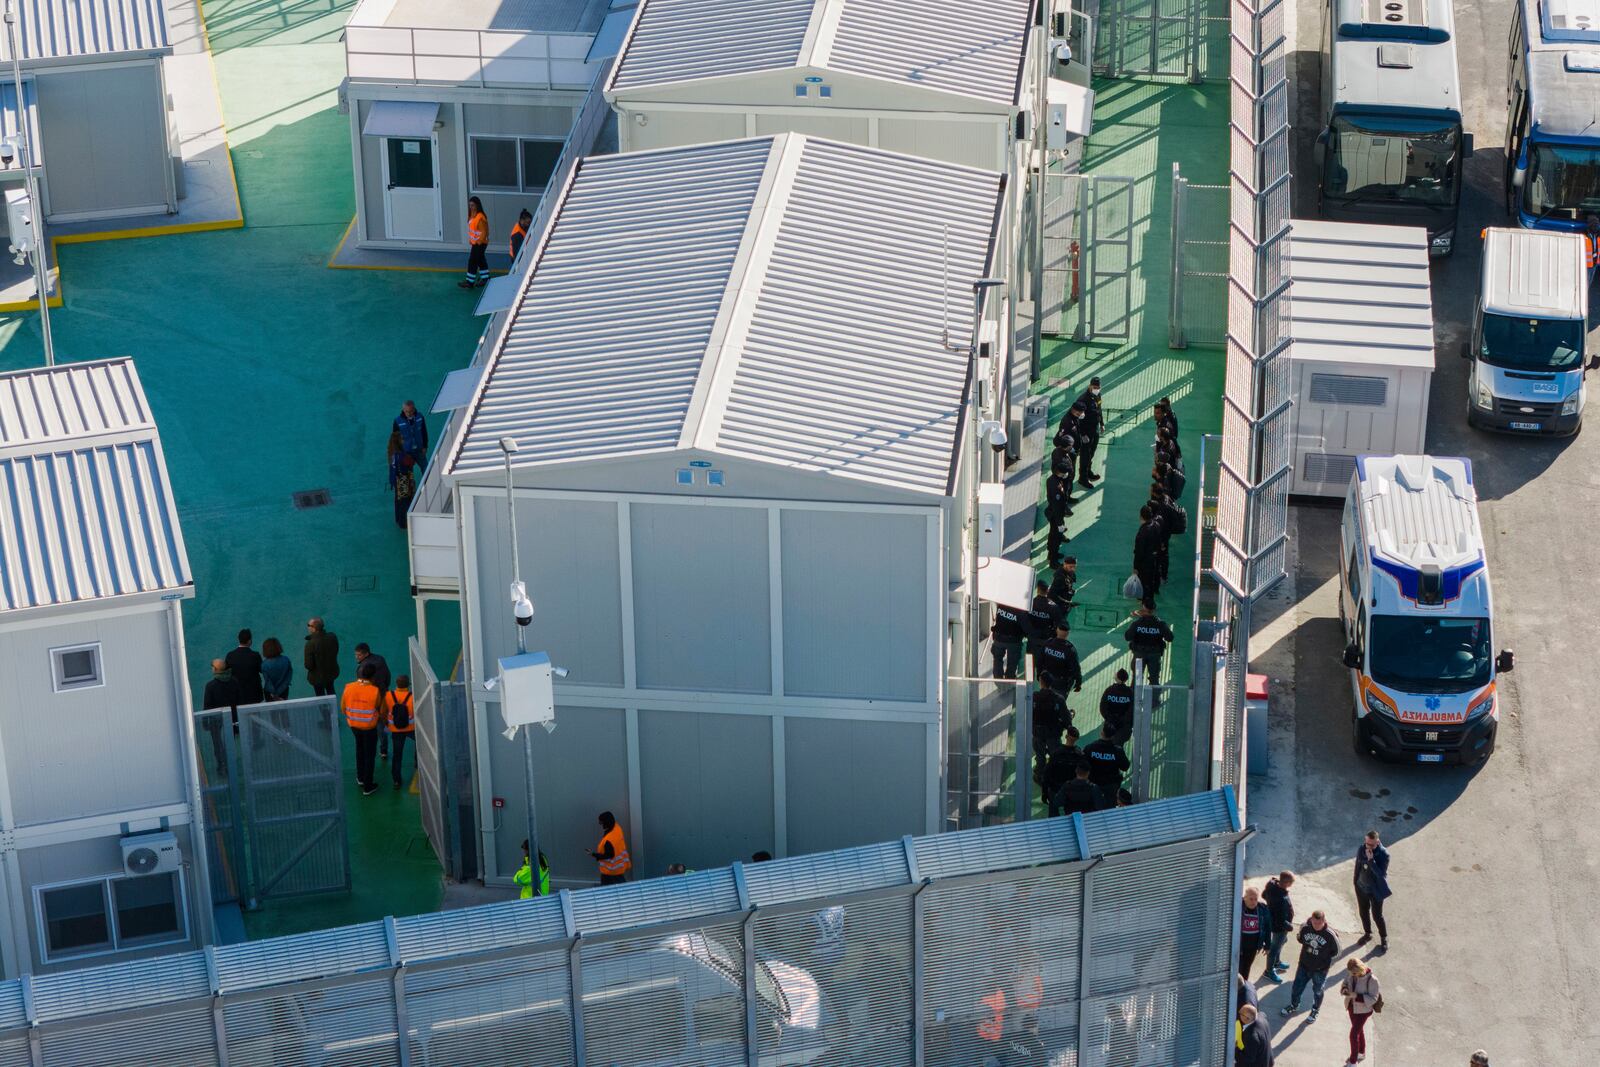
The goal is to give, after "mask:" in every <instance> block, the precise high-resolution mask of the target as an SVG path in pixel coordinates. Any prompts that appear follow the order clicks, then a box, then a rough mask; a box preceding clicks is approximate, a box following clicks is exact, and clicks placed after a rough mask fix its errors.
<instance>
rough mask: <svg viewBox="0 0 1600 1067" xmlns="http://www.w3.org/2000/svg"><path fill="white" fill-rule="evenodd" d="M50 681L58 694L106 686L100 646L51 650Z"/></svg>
mask: <svg viewBox="0 0 1600 1067" xmlns="http://www.w3.org/2000/svg"><path fill="white" fill-rule="evenodd" d="M50 680H51V682H52V683H53V684H54V686H55V690H56V692H58V693H64V692H66V691H68V690H71V689H92V688H94V687H95V686H98V685H104V684H105V677H104V675H103V674H102V672H101V669H100V644H99V642H94V643H91V644H86V645H65V646H63V647H61V648H52V649H51V650H50Z"/></svg>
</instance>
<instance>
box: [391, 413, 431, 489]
mask: <svg viewBox="0 0 1600 1067" xmlns="http://www.w3.org/2000/svg"><path fill="white" fill-rule="evenodd" d="M393 429H394V431H395V432H396V433H398V434H399V435H400V451H402V452H404V453H405V454H406V455H408V456H410V457H411V461H412V462H413V463H415V464H416V465H417V470H419V471H420V470H422V468H423V467H424V466H425V465H426V460H427V458H428V420H427V419H425V418H423V417H422V412H420V411H418V410H417V405H416V404H413V403H412V402H411V401H409V400H407V401H406V402H405V403H404V404H401V405H400V414H398V415H396V416H395V417H394V426H393Z"/></svg>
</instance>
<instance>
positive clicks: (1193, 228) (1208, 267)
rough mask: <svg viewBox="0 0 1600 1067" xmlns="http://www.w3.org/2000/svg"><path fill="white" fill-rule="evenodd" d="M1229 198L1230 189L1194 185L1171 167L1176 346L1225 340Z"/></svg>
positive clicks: (1171, 336) (1170, 323)
mask: <svg viewBox="0 0 1600 1067" xmlns="http://www.w3.org/2000/svg"><path fill="white" fill-rule="evenodd" d="M1228 195H1229V188H1228V186H1226V185H1200V184H1197V183H1195V182H1191V181H1190V180H1189V179H1187V178H1185V177H1184V176H1183V174H1182V173H1181V172H1180V170H1179V167H1178V164H1177V163H1173V164H1172V300H1171V304H1170V306H1169V308H1168V311H1167V344H1168V346H1170V347H1172V348H1187V347H1189V346H1190V345H1217V346H1220V345H1222V344H1223V343H1224V342H1225V341H1226V340H1227V333H1228V252H1229V248H1228V224H1227V218H1228Z"/></svg>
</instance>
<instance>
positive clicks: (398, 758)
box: [383, 674, 417, 789]
mask: <svg viewBox="0 0 1600 1067" xmlns="http://www.w3.org/2000/svg"><path fill="white" fill-rule="evenodd" d="M383 708H384V715H383V717H384V719H385V720H386V721H387V722H388V724H389V745H390V747H391V748H392V749H393V750H394V753H393V755H392V757H391V758H390V760H389V770H390V771H392V772H393V773H394V787H395V788H396V789H403V788H404V787H405V784H406V779H405V775H403V774H401V773H400V765H401V764H402V763H404V762H405V759H406V739H407V738H409V737H410V736H411V735H412V734H413V733H414V732H415V731H416V728H417V717H416V716H417V709H416V703H415V701H414V699H413V698H412V696H411V676H410V675H409V674H402V675H401V676H400V677H398V678H396V679H395V680H394V692H392V693H390V694H389V695H388V697H387V698H386V699H385V700H384V705H383ZM416 765H417V757H416V756H412V757H411V769H412V770H416Z"/></svg>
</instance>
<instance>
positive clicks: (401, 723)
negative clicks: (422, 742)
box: [389, 689, 411, 730]
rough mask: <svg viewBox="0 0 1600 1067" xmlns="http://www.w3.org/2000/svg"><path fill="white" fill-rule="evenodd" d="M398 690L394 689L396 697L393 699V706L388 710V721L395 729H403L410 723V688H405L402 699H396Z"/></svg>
mask: <svg viewBox="0 0 1600 1067" xmlns="http://www.w3.org/2000/svg"><path fill="white" fill-rule="evenodd" d="M400 692H401V691H400V690H398V689H396V690H395V691H394V696H395V698H396V699H395V700H394V701H393V704H394V706H393V707H392V708H390V710H389V722H390V723H391V724H392V725H393V727H394V728H395V729H396V730H404V729H405V728H406V727H408V726H410V725H411V690H409V689H407V690H405V694H406V698H405V700H404V701H401V700H400V699H398V698H399V696H400Z"/></svg>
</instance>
